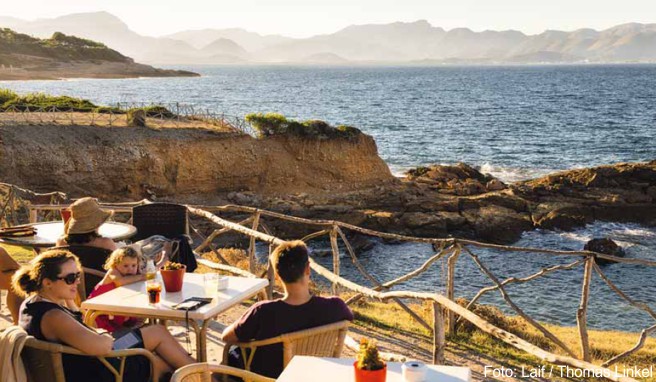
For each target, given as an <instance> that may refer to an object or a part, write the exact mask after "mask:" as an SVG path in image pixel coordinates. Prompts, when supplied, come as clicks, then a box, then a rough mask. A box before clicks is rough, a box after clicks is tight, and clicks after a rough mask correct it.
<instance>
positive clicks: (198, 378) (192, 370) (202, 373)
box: [171, 362, 275, 382]
mask: <svg viewBox="0 0 656 382" xmlns="http://www.w3.org/2000/svg"><path fill="white" fill-rule="evenodd" d="M212 373H217V374H223V375H231V376H235V377H239V378H241V379H243V380H244V381H245V382H275V379H272V378H267V377H264V376H262V375H259V374H255V373H251V372H250V371H246V370H242V369H237V368H236V367H231V366H225V365H217V364H211V363H207V362H203V363H193V364H191V365H187V366H183V367H181V368H179V369H178V370H177V371H176V372H175V373H173V377H172V378H171V382H212Z"/></svg>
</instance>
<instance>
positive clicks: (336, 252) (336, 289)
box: [330, 225, 340, 296]
mask: <svg viewBox="0 0 656 382" xmlns="http://www.w3.org/2000/svg"><path fill="white" fill-rule="evenodd" d="M330 248H331V249H332V252H333V273H334V274H335V275H336V276H337V277H339V267H340V265H339V246H338V245H337V226H336V225H333V228H332V229H331V230H330ZM332 290H333V295H335V296H338V295H339V287H338V286H337V284H336V283H333V287H332Z"/></svg>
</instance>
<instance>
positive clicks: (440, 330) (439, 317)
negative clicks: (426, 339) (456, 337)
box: [433, 301, 446, 365]
mask: <svg viewBox="0 0 656 382" xmlns="http://www.w3.org/2000/svg"><path fill="white" fill-rule="evenodd" d="M444 331H445V327H444V309H442V305H440V304H438V303H437V302H436V301H433V364H434V365H440V364H442V365H443V364H444V349H445V348H446V335H445V333H444Z"/></svg>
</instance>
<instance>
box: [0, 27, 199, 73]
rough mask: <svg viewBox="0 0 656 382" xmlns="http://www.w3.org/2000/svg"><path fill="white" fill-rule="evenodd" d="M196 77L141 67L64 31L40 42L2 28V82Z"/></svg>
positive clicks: (0, 58)
mask: <svg viewBox="0 0 656 382" xmlns="http://www.w3.org/2000/svg"><path fill="white" fill-rule="evenodd" d="M195 75H197V74H195V73H192V72H186V71H178V70H164V69H157V68H153V67H152V66H148V65H143V64H138V63H135V62H134V60H133V59H131V58H129V57H126V56H124V55H122V54H121V53H119V52H117V51H116V50H113V49H110V48H108V47H107V46H106V45H104V44H102V43H99V42H95V41H92V40H88V39H84V38H79V37H75V36H69V35H65V34H63V33H61V32H55V33H54V34H53V35H52V37H50V38H48V39H39V38H35V37H32V36H28V35H26V34H22V33H17V32H15V31H13V30H11V29H8V28H2V29H0V80H12V79H51V78H66V77H94V78H102V77H108V78H116V77H170V76H195Z"/></svg>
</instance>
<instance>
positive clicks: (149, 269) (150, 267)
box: [146, 260, 157, 280]
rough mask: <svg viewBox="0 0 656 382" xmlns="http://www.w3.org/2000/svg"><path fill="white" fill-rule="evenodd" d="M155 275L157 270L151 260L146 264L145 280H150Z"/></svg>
mask: <svg viewBox="0 0 656 382" xmlns="http://www.w3.org/2000/svg"><path fill="white" fill-rule="evenodd" d="M156 274H157V268H155V262H154V261H153V260H148V261H147V262H146V280H152V279H154V278H155V275H156Z"/></svg>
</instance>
